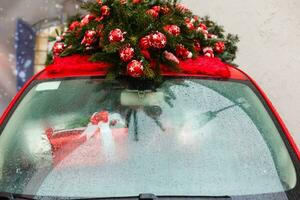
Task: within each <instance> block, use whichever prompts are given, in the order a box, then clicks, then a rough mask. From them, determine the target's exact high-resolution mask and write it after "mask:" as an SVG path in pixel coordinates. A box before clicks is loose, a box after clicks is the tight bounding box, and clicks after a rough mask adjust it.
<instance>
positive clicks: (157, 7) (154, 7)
mask: <svg viewBox="0 0 300 200" xmlns="http://www.w3.org/2000/svg"><path fill="white" fill-rule="evenodd" d="M152 9H153V10H155V11H156V12H158V13H159V12H160V10H161V7H160V6H153V7H152Z"/></svg>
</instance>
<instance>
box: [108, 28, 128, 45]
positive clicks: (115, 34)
mask: <svg viewBox="0 0 300 200" xmlns="http://www.w3.org/2000/svg"><path fill="white" fill-rule="evenodd" d="M124 34H125V33H123V32H122V31H121V29H119V28H117V29H114V30H112V31H111V32H110V33H109V36H108V39H109V41H110V42H123V41H124V40H125V38H124Z"/></svg>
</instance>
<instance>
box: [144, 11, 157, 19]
mask: <svg viewBox="0 0 300 200" xmlns="http://www.w3.org/2000/svg"><path fill="white" fill-rule="evenodd" d="M146 13H147V15H150V16H152V17H153V18H157V17H158V15H159V13H158V12H156V11H155V10H154V9H149V10H147V12H146Z"/></svg>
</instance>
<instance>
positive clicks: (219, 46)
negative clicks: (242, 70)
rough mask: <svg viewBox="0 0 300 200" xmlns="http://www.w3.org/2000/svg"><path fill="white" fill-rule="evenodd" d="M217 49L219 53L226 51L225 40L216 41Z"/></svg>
mask: <svg viewBox="0 0 300 200" xmlns="http://www.w3.org/2000/svg"><path fill="white" fill-rule="evenodd" d="M214 49H215V51H216V52H217V53H223V52H224V50H225V44H224V42H217V43H215V48H214Z"/></svg>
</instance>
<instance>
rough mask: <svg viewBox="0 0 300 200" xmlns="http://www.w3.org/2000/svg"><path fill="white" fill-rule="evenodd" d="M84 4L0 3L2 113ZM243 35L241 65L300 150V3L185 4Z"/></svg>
mask: <svg viewBox="0 0 300 200" xmlns="http://www.w3.org/2000/svg"><path fill="white" fill-rule="evenodd" d="M81 1H83V0H1V1H0V33H1V35H0V114H1V113H2V112H3V110H4V109H5V107H6V106H7V105H8V103H9V102H10V100H11V99H12V97H13V96H14V95H15V94H16V92H17V90H18V88H20V87H21V86H22V85H23V84H24V82H25V81H26V80H27V79H28V78H29V77H30V76H31V75H32V74H34V73H35V72H36V71H38V70H40V69H42V68H43V67H44V62H45V59H46V54H47V51H48V50H49V49H51V45H52V44H51V43H48V36H51V35H54V36H55V29H56V28H58V29H61V28H62V26H63V23H64V22H65V20H66V18H67V16H68V15H72V14H76V13H77V12H78V11H79V9H80V7H79V5H80V2H81ZM181 2H182V3H185V4H186V5H187V6H188V7H189V8H191V9H192V10H193V11H194V12H195V13H196V14H198V15H200V16H204V15H209V16H210V17H211V18H212V19H213V20H215V21H217V22H218V23H219V24H222V25H224V27H225V30H226V31H227V32H230V33H236V34H238V35H239V36H240V39H241V42H240V43H239V45H238V46H239V52H238V55H237V59H236V61H235V62H236V63H237V64H239V66H240V68H241V69H242V70H244V71H246V72H247V73H248V74H249V75H250V76H252V77H253V78H254V79H255V80H256V81H257V82H258V84H259V85H260V86H261V87H262V88H263V89H264V91H265V92H266V93H267V95H268V96H269V97H270V99H271V101H272V102H273V103H274V105H275V107H276V108H277V110H278V111H279V113H280V114H281V116H282V118H283V119H284V121H285V122H286V124H287V126H288V128H289V130H290V131H291V133H292V134H293V136H294V138H295V139H296V141H297V143H298V146H300V118H299V117H300V114H299V113H300V106H299V103H298V102H299V99H298V98H300V77H299V76H300V66H299V64H300V56H299V55H300V12H299V9H300V1H299V0H264V1H261V0H243V1H241V0H226V1H224V0H213V1H208V0H206V1H204V0H182V1H181Z"/></svg>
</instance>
